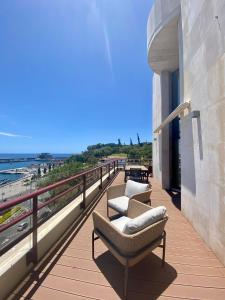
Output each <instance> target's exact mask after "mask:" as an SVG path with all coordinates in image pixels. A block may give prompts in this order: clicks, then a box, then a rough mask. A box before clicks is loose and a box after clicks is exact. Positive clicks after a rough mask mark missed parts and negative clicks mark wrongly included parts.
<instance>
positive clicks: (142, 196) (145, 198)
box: [131, 189, 152, 203]
mask: <svg viewBox="0 0 225 300" xmlns="http://www.w3.org/2000/svg"><path fill="white" fill-rule="evenodd" d="M151 193H152V190H151V189H150V190H148V191H146V192H143V193H139V194H136V195H133V196H132V197H131V198H132V199H135V200H137V201H140V202H143V203H146V202H149V201H150V195H151Z"/></svg>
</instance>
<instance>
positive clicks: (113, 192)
mask: <svg viewBox="0 0 225 300" xmlns="http://www.w3.org/2000/svg"><path fill="white" fill-rule="evenodd" d="M125 188H126V184H125V183H124V184H119V185H113V186H110V187H108V189H107V200H109V199H114V198H117V197H121V196H124V194H125Z"/></svg>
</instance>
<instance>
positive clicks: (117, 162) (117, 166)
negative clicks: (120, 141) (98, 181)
mask: <svg viewBox="0 0 225 300" xmlns="http://www.w3.org/2000/svg"><path fill="white" fill-rule="evenodd" d="M116 168H117V171H118V169H119V161H118V160H117V161H116Z"/></svg>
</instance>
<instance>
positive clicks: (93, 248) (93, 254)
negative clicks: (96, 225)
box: [92, 230, 95, 260]
mask: <svg viewBox="0 0 225 300" xmlns="http://www.w3.org/2000/svg"><path fill="white" fill-rule="evenodd" d="M92 259H93V260H94V259H95V232H94V230H93V231H92Z"/></svg>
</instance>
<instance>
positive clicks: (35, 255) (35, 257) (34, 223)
mask: <svg viewBox="0 0 225 300" xmlns="http://www.w3.org/2000/svg"><path fill="white" fill-rule="evenodd" d="M32 229H33V235H32V261H33V263H34V264H36V263H37V260H38V253H37V239H38V236H37V234H38V230H37V229H38V196H34V198H33V220H32Z"/></svg>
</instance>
